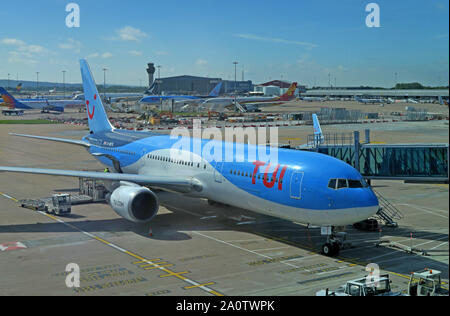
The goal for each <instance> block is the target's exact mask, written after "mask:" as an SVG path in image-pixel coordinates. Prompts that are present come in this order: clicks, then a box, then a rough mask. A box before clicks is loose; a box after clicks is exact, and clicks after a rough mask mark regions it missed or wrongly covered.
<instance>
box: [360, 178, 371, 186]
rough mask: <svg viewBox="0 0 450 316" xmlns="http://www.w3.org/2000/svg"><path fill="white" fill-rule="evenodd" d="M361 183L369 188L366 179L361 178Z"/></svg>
mask: <svg viewBox="0 0 450 316" xmlns="http://www.w3.org/2000/svg"><path fill="white" fill-rule="evenodd" d="M361 184H362V186H363V188H368V187H369V184H368V183H367V182H366V180H364V179H361Z"/></svg>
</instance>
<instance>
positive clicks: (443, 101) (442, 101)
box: [438, 96, 448, 106]
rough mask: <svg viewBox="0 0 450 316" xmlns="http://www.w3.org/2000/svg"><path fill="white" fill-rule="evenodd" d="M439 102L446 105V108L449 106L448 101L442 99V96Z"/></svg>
mask: <svg viewBox="0 0 450 316" xmlns="http://www.w3.org/2000/svg"><path fill="white" fill-rule="evenodd" d="M438 102H439V104H440V105H446V106H448V100H444V99H443V98H442V96H439V99H438Z"/></svg>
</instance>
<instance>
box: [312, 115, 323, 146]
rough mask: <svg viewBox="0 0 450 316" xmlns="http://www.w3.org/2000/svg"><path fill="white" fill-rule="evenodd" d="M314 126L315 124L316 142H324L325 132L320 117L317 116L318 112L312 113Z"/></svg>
mask: <svg viewBox="0 0 450 316" xmlns="http://www.w3.org/2000/svg"><path fill="white" fill-rule="evenodd" d="M312 119H313V126H314V142H315V143H316V144H321V143H322V142H323V139H324V137H323V133H322V128H321V127H320V122H319V119H318V118H317V114H313V115H312Z"/></svg>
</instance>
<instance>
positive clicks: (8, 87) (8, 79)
mask: <svg viewBox="0 0 450 316" xmlns="http://www.w3.org/2000/svg"><path fill="white" fill-rule="evenodd" d="M10 75H11V74H10V73H8V90H9V76H10Z"/></svg>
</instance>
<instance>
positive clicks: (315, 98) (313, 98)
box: [300, 97, 328, 102]
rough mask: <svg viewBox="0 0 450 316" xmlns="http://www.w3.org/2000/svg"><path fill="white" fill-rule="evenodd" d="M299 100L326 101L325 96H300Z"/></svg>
mask: <svg viewBox="0 0 450 316" xmlns="http://www.w3.org/2000/svg"><path fill="white" fill-rule="evenodd" d="M300 100H303V101H307V102H325V101H328V99H327V98H321V97H301V98H300Z"/></svg>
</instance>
